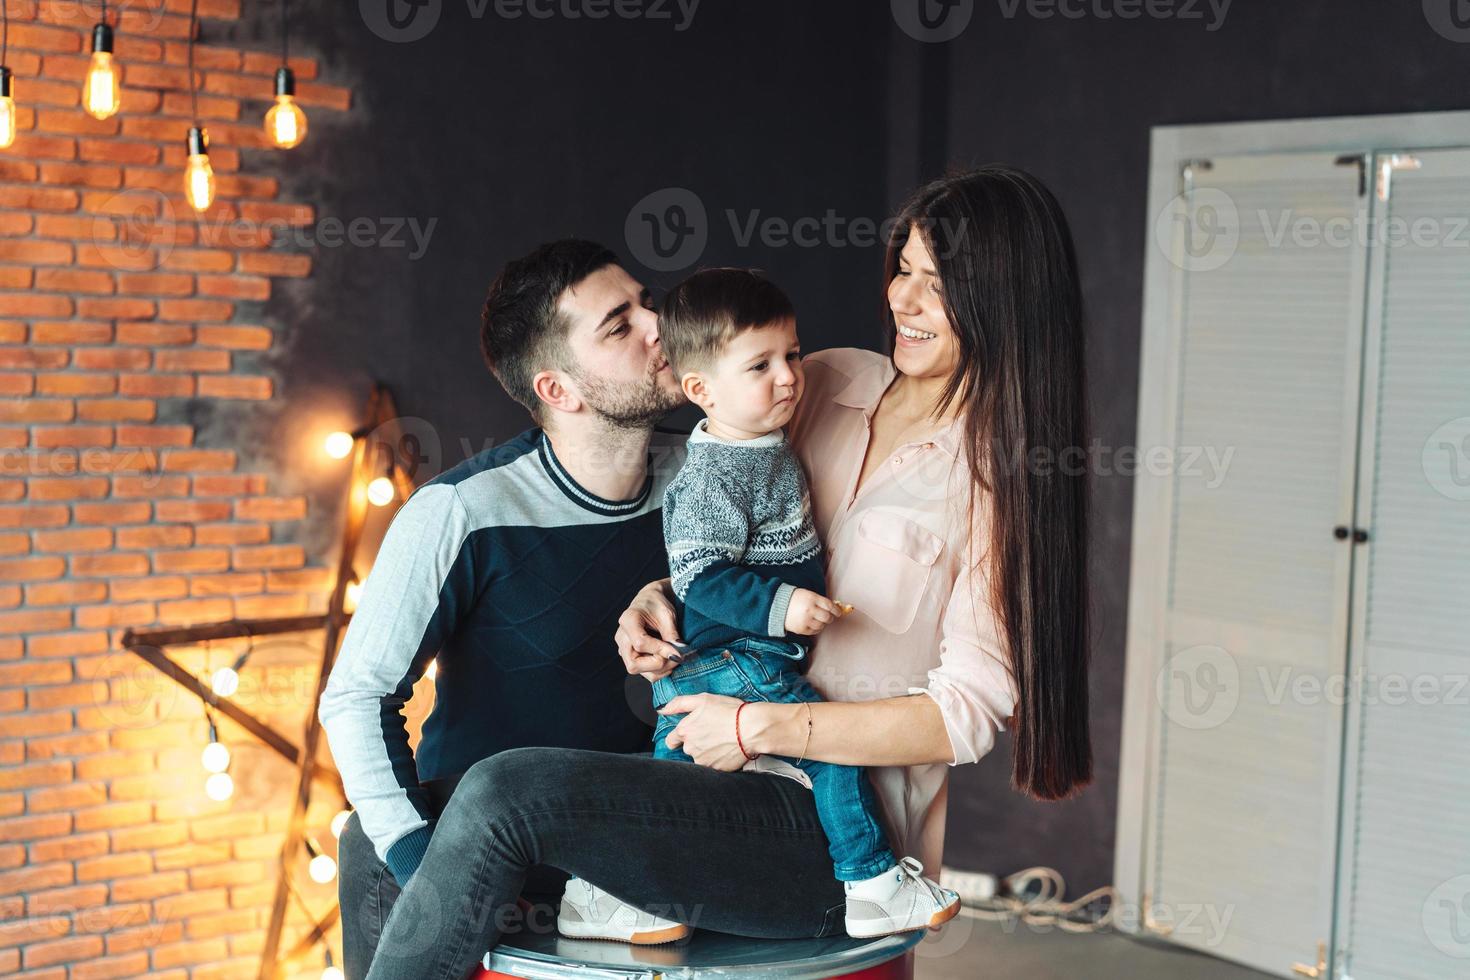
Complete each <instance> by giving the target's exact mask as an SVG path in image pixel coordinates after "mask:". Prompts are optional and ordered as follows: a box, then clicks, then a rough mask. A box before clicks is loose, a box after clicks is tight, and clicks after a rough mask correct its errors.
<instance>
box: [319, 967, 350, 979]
mask: <svg viewBox="0 0 1470 980" xmlns="http://www.w3.org/2000/svg"><path fill="white" fill-rule="evenodd" d="M322 980H347V976H346V974H344V973H343V972H342V971H341V970H339V969H338V968H337V967H335V966H329V967H327V968H326V969H324V970H322Z"/></svg>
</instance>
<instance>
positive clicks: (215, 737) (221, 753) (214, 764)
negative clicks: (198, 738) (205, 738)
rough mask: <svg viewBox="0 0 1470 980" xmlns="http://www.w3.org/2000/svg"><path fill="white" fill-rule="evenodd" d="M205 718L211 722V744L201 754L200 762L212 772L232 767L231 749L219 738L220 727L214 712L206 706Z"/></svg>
mask: <svg viewBox="0 0 1470 980" xmlns="http://www.w3.org/2000/svg"><path fill="white" fill-rule="evenodd" d="M204 720H205V721H207V722H209V744H208V745H206V746H205V747H204V751H203V752H201V753H200V754H199V762H200V763H201V764H202V765H203V766H204V768H205V769H208V770H209V771H210V772H224V771H225V770H226V769H228V768H230V750H229V748H228V747H227V746H226V745H225V743H223V742H221V741H220V740H219V729H218V728H216V727H215V724H214V714H213V713H212V712H210V710H209V708H208V707H207V706H206V707H205V709H204Z"/></svg>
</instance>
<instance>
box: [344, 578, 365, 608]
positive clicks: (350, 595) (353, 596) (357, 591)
mask: <svg viewBox="0 0 1470 980" xmlns="http://www.w3.org/2000/svg"><path fill="white" fill-rule="evenodd" d="M361 601H362V583H361V582H348V583H347V592H346V593H345V594H343V596H342V611H343V612H349V613H355V612H357V604H358V603H359V602H361Z"/></svg>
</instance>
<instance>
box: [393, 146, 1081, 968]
mask: <svg viewBox="0 0 1470 980" xmlns="http://www.w3.org/2000/svg"><path fill="white" fill-rule="evenodd" d="M896 228H897V229H898V234H897V235H896V236H895V239H894V241H892V242H891V243H890V247H889V250H888V256H887V261H886V277H887V282H888V317H887V319H888V328H889V329H888V337H887V345H888V350H889V354H888V356H886V357H885V356H881V355H878V354H873V353H870V352H864V351H858V350H852V349H844V350H835V351H825V352H822V353H820V354H815V355H812V356H811V357H808V358H807V359H806V361H805V365H806V368H807V390H806V394H805V396H804V398H803V400H802V402H801V405H800V406H799V409H798V414H797V416H796V417H795V418H794V419H793V421H792V423H791V426H790V433H789V434H790V438H791V440H792V442H793V444H794V446H795V448H796V450H797V452H798V454H799V455H800V456H801V458H802V462H803V464H804V465H805V467H806V470H807V474H808V477H809V478H810V481H811V490H812V498H813V505H814V509H815V511H816V513H815V514H814V517H815V520H816V525H817V529H818V532H819V534H821V536H822V539H823V544H824V546H825V548H826V554H827V560H828V586H829V594H830V595H831V596H832V597H833V598H836V599H840V600H843V601H845V602H848V603H851V604H852V605H853V606H854V607H855V610H854V612H853V613H852V614H850V615H848V616H846V617H844V618H843V619H841V620H839V621H837V622H835V623H833V624H832V625H831V626H829V627H827V629H826V630H825V631H824V632H823V634H822V636H821V639H820V641H819V643H818V644H817V647H816V652H815V655H814V660H813V666H812V669H811V673H810V675H809V679H810V680H811V681H812V683H813V684H814V685H815V686H816V688H817V689H818V690H819V691H821V692H822V693H823V694H824V696H826V697H828V698H829V699H831V701H830V703H825V704H820V705H815V706H813V710H812V713H811V722H810V730H808V721H807V714H806V710H805V708H803V707H801V706H799V705H777V704H752V705H751V706H750V707H749V708H747V709H746V710H745V712H744V713H743V716H742V719H741V734H740V739H741V740H742V741H743V742H744V745H745V748H746V749H747V750H749V751H750V752H752V753H766V754H770V755H776V756H782V755H785V756H792V757H795V756H797V755H799V754H801V753H802V751H803V749H805V754H806V756H807V757H808V758H812V759H818V760H822V761H826V762H835V763H844V764H849V765H859V766H867V767H871V769H870V777H871V778H872V780H873V783H874V786H875V788H876V789H877V791H878V796H879V799H880V800H881V801H882V804H883V808H884V811H885V816H886V818H887V826H888V829H889V832H890V837H891V838H892V844H893V845H894V847H895V848H896V849H897V850H898V851H899V852H900V853H910V854H919V855H920V856H921V860H922V861H923V863H924V864H926V865H928V866H929V867H931V868H933V869H936V870H937V868H938V866H939V860H940V856H941V853H942V845H943V836H944V811H945V798H946V797H945V792H946V786H947V778H948V766H950V765H958V764H961V763H966V762H974V761H976V760H978V759H979V758H980V757H982V756H983V755H984V754H985V753H986V752H988V751H989V750H990V748H991V747H992V746H993V745H994V742H995V734H996V732H997V731H999V730H1001V729H1002V728H1003V727H1008V728H1009V729H1010V730H1011V732H1012V739H1011V744H1012V774H1013V783H1014V786H1015V788H1016V789H1017V790H1019V791H1021V792H1024V793H1026V794H1027V795H1030V796H1032V797H1034V798H1036V799H1043V800H1055V799H1062V798H1065V797H1068V796H1070V795H1073V794H1075V793H1076V792H1077V791H1079V790H1080V789H1081V788H1082V787H1083V786H1085V785H1086V784H1087V783H1088V782H1089V781H1090V779H1091V768H1092V757H1091V747H1090V743H1089V738H1088V730H1087V613H1086V579H1085V574H1086V564H1087V561H1086V557H1087V556H1086V540H1087V531H1086V482H1085V474H1084V473H1082V472H1081V471H1080V470H1079V469H1077V468H1076V467H1073V468H1071V469H1068V468H1067V467H1066V462H1067V460H1068V459H1069V458H1071V456H1072V454H1073V453H1077V452H1080V447H1082V446H1084V445H1085V444H1086V442H1085V433H1084V386H1083V373H1082V329H1081V303H1080V298H1079V290H1078V283H1077V274H1076V262H1075V257H1074V254H1073V249H1072V242H1071V237H1070V233H1069V232H1068V229H1067V225H1066V220H1065V218H1064V217H1063V215H1062V212H1061V209H1060V207H1059V206H1058V204H1057V202H1056V200H1055V198H1053V197H1052V195H1051V194H1050V192H1048V191H1047V190H1046V189H1045V188H1044V187H1043V186H1042V185H1041V184H1040V182H1039V181H1037V180H1036V179H1035V178H1033V177H1031V176H1029V175H1027V174H1025V173H1022V172H1020V171H1017V170H1013V169H1010V168H1005V167H988V168H985V169H982V170H978V171H975V172H973V173H970V174H964V175H958V176H953V177H947V178H943V179H941V180H937V181H934V182H933V183H931V184H929V185H927V186H925V187H924V188H922V189H920V190H919V191H918V192H917V193H916V194H915V195H914V197H913V198H912V199H911V200H910V201H909V202H908V203H907V204H906V205H905V206H904V208H903V209H902V211H901V212H900V214H899V216H898V220H897V223H896ZM1069 450H1070V452H1069ZM666 589H667V587H666V583H653V584H651V585H650V586H648V587H646V588H645V589H644V590H643V591H642V592H640V593H639V596H638V597H637V599H635V601H634V603H633V605H632V606H631V607H630V608H629V610H628V611H627V612H626V613H625V614H624V616H623V617H622V619H621V620H620V623H621V628H620V629H619V631H618V645H619V651H620V653H621V654H622V656H623V659H624V661H625V663H626V664H627V666H628V670H629V672H630V673H638V674H642V675H644V676H646V677H648V678H650V679H653V678H657V677H659V676H662V675H664V674H666V673H668V672H669V670H670V669H671V666H670V664H669V662H668V661H667V660H666V659H665V655H666V654H667V653H669V652H672V648H671V647H669V646H668V645H667V644H666V643H665V642H664V640H662V639H659V638H658V637H656V636H654V635H652V632H651V631H653V630H656V631H657V632H658V633H659V634H660V635H661V636H662V637H666V638H669V639H676V638H677V630H676V629H675V618H674V611H673V608H672V606H671V604H670V602H669V598H668V595H667V591H666ZM738 707H739V702H738V701H736V700H734V699H731V698H723V697H718V696H715V695H696V696H692V697H687V698H678V699H675V701H673V702H671V703H670V704H669V705H668V706H667V708H666V709H665V710H666V711H668V712H670V713H675V714H684V715H685V717H684V718H683V720H682V721H681V722H680V723H679V725H678V727H677V728H676V729H675V730H674V732H673V734H671V735H670V736H669V739H670V744H671V746H673V745H679V746H682V748H683V749H684V751H686V752H687V753H689V754H690V755H691V756H693V758H694V760H695V761H696V762H697V763H700V765H699V766H689V765H687V764H679V763H673V762H662V761H659V760H654V759H649V758H646V757H641V756H632V757H629V756H614V755H607V754H602V753H595V752H576V751H569V750H551V749H518V750H514V751H511V752H504V753H501V754H499V755H497V756H493V757H491V758H489V759H486V760H485V761H483V762H481V763H479V764H477V765H476V766H475V767H474V768H472V769H471V770H470V771H469V772H468V773H467V774H466V775H465V777H464V779H463V781H462V782H461V783H460V785H459V787H458V788H457V789H456V791H455V794H454V797H453V799H452V800H451V802H450V804H449V806H448V807H447V808H446V809H445V811H444V814H443V816H442V817H441V818H440V820H439V823H438V826H437V828H436V830H435V833H434V837H433V840H432V842H431V844H430V847H429V851H428V854H427V855H426V856H425V859H424V863H423V865H422V866H421V867H420V870H419V873H417V874H415V875H414V877H413V878H412V879H411V880H410V882H409V884H408V887H407V888H405V890H404V892H403V895H402V897H401V898H400V899H399V901H398V903H397V905H396V906H395V908H394V911H393V913H392V916H391V918H390V919H389V922H388V925H387V932H388V934H387V935H385V936H384V938H383V941H382V943H381V944H380V946H379V952H378V955H377V957H376V959H375V960H374V962H373V966H372V970H371V972H370V973H369V977H370V978H374V980H378V978H385V977H409V976H412V977H444V978H458V977H461V976H463V975H464V972H465V971H466V970H467V969H468V968H469V967H470V966H471V965H473V964H474V963H475V961H477V960H478V959H479V958H480V956H481V955H482V954H483V952H484V951H485V950H486V949H487V948H489V947H491V946H493V945H494V944H495V942H497V941H498V939H499V934H500V931H501V929H502V928H504V926H505V921H504V919H503V917H502V916H501V915H500V913H501V912H503V910H505V909H513V907H514V902H515V898H516V896H517V895H518V894H519V891H520V887H521V883H522V881H523V880H524V877H525V871H526V869H527V868H528V867H530V866H531V865H534V864H538V863H539V864H549V865H553V866H555V867H559V868H562V869H564V870H566V871H568V872H571V873H572V874H575V875H577V876H579V877H581V878H584V879H586V880H589V881H593V882H596V883H598V884H601V885H603V886H604V887H606V888H608V889H610V890H612V891H614V892H615V893H616V894H617V895H618V897H619V898H622V899H623V900H625V901H627V902H629V903H631V904H633V905H636V906H638V907H640V908H644V909H646V910H648V911H653V912H657V913H659V914H661V915H666V916H668V917H670V918H674V919H678V920H680V921H683V922H687V923H690V924H692V925H697V926H705V927H708V928H712V929H716V930H719V931H724V932H733V933H737V934H742V935H751V936H769V937H796V936H812V935H834V934H840V933H841V932H842V911H843V896H842V891H841V888H840V887H839V886H836V885H835V884H834V883H833V880H832V877H831V864H830V861H829V859H828V857H827V851H826V840H825V838H824V837H823V835H822V832H821V827H820V824H819V823H818V822H817V819H816V813H815V808H814V807H813V805H812V802H811V795H810V793H809V792H807V791H806V790H805V789H804V788H802V787H801V786H800V785H798V784H797V783H795V782H793V781H791V780H788V779H772V778H770V777H769V775H767V774H762V773H758V772H733V770H737V769H739V768H740V767H741V766H742V765H743V764H744V763H745V756H744V755H743V754H742V752H741V749H740V746H739V744H738V743H737V737H736V733H735V712H736V708H738Z"/></svg>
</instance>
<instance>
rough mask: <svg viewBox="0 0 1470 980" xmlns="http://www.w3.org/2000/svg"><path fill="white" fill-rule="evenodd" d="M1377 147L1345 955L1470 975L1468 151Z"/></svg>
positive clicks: (1394, 974)
mask: <svg viewBox="0 0 1470 980" xmlns="http://www.w3.org/2000/svg"><path fill="white" fill-rule="evenodd" d="M1395 158H1397V161H1398V163H1399V165H1400V166H1399V167H1397V168H1395V167H1394V166H1393V164H1394V162H1395ZM1375 164H1376V166H1375V170H1376V171H1377V173H1378V174H1379V175H1380V177H1379V180H1380V189H1381V190H1385V191H1386V192H1387V193H1386V194H1384V193H1380V194H1378V195H1377V197H1379V198H1384V197H1386V200H1377V199H1375V201H1374V202H1373V203H1374V207H1375V209H1376V211H1377V214H1378V217H1377V220H1376V221H1375V227H1376V230H1377V235H1376V238H1377V239H1378V240H1379V241H1375V243H1374V253H1373V255H1372V266H1371V272H1370V274H1369V284H1370V292H1369V297H1368V318H1367V334H1366V344H1365V365H1364V384H1363V413H1362V438H1361V442H1360V445H1361V449H1360V457H1361V458H1362V459H1363V460H1364V465H1363V466H1362V468H1361V469H1360V473H1359V493H1358V505H1357V523H1358V525H1360V526H1362V527H1365V528H1367V529H1368V530H1369V533H1370V540H1369V542H1368V543H1367V546H1366V547H1365V548H1364V549H1362V550H1361V553H1360V554H1359V556H1358V563H1357V569H1356V575H1355V581H1354V583H1353V584H1354V588H1353V601H1352V606H1353V622H1352V635H1351V640H1350V649H1351V652H1352V658H1353V666H1354V681H1355V685H1354V687H1355V690H1357V691H1360V692H1361V696H1359V697H1355V698H1353V699H1351V701H1350V702H1349V708H1348V729H1347V737H1346V756H1345V758H1346V766H1345V784H1344V792H1343V833H1342V849H1341V857H1340V869H1341V871H1340V885H1339V889H1338V896H1339V898H1338V910H1337V922H1338V940H1337V942H1338V947H1339V948H1340V949H1341V950H1342V955H1341V962H1340V963H1339V964H1338V966H1339V971H1338V973H1339V975H1342V976H1351V977H1353V978H1354V980H1420V978H1424V980H1429V978H1434V980H1439V978H1451V977H1454V978H1464V977H1470V762H1467V759H1466V756H1467V753H1470V683H1467V679H1470V151H1466V150H1429V151H1417V150H1407V151H1383V152H1380V153H1379V154H1378V155H1377V157H1376V160H1375ZM1385 172H1387V173H1388V174H1389V175H1390V177H1391V180H1390V182H1389V184H1388V187H1387V188H1382V187H1381V182H1382V176H1381V175H1382V174H1384V173H1385ZM1380 242H1381V243H1380Z"/></svg>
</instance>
